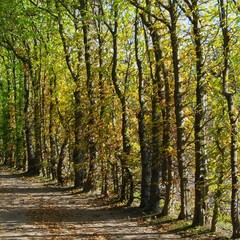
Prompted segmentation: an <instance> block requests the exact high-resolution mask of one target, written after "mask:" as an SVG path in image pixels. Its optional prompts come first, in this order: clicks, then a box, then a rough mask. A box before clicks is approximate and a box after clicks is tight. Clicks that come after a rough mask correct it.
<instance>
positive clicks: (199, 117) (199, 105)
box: [192, 0, 207, 226]
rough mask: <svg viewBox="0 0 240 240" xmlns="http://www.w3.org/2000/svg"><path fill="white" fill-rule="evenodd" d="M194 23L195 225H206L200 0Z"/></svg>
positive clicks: (194, 0) (195, 1)
mask: <svg viewBox="0 0 240 240" xmlns="http://www.w3.org/2000/svg"><path fill="white" fill-rule="evenodd" d="M192 25H193V34H194V44H195V54H196V81H197V85H196V112H195V122H194V137H195V142H194V143H195V167H196V169H195V208H194V217H193V226H197V225H201V226H203V225H205V224H206V221H207V202H206V197H207V186H206V171H207V170H206V164H207V159H206V149H205V148H206V146H205V145H206V133H205V131H206V130H205V128H206V127H205V126H204V121H205V115H206V80H205V77H204V73H203V62H204V59H203V46H202V43H201V29H200V15H199V9H198V0H192Z"/></svg>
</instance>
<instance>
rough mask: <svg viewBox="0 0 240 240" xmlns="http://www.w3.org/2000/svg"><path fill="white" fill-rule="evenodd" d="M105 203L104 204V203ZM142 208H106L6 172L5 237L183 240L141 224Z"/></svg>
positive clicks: (1, 231)
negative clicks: (140, 209) (140, 210)
mask: <svg viewBox="0 0 240 240" xmlns="http://www.w3.org/2000/svg"><path fill="white" fill-rule="evenodd" d="M101 203H102V202H101ZM140 219H141V218H140V213H139V210H138V209H135V210H134V209H130V210H126V209H116V208H109V207H108V206H103V204H100V201H98V200H97V199H96V197H89V196H86V195H84V194H73V193H72V192H71V191H62V190H60V189H58V188H54V187H46V186H43V183H41V182H39V181H36V179H32V178H24V177H20V176H19V175H13V174H10V173H8V172H7V171H5V170H1V169H0V239H1V240H4V239H16V240H23V239H44V240H48V239H64V240H66V239H92V240H93V239H96V240H97V239H98V240H103V239H158V240H161V239H176V238H177V239H179V238H180V237H179V236H175V235H171V234H166V233H160V232H158V231H157V230H156V229H154V228H152V227H151V226H146V225H144V224H142V223H141V222H140Z"/></svg>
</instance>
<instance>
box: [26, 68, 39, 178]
mask: <svg viewBox="0 0 240 240" xmlns="http://www.w3.org/2000/svg"><path fill="white" fill-rule="evenodd" d="M24 69H25V71H24V88H25V106H24V116H25V137H26V150H27V164H28V171H27V173H28V174H30V175H32V174H33V175H35V174H38V173H39V172H38V170H37V167H36V165H35V159H34V149H33V133H32V127H31V125H32V120H31V115H32V114H31V106H30V82H31V77H30V73H29V66H28V65H27V64H24Z"/></svg>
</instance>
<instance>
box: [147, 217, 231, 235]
mask: <svg viewBox="0 0 240 240" xmlns="http://www.w3.org/2000/svg"><path fill="white" fill-rule="evenodd" d="M145 221H146V222H147V223H148V224H151V225H154V226H155V227H156V228H158V229H159V230H160V231H164V232H169V233H174V234H176V235H180V236H181V237H183V238H185V239H195V240H226V239H230V236H231V225H230V224H227V223H224V222H219V223H218V231H217V232H215V233H212V232H211V231H210V225H207V226H204V227H200V226H198V227H193V226H192V220H178V219H176V217H169V216H168V217H161V218H155V219H154V218H153V216H149V217H147V216H146V218H145Z"/></svg>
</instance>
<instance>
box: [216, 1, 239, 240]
mask: <svg viewBox="0 0 240 240" xmlns="http://www.w3.org/2000/svg"><path fill="white" fill-rule="evenodd" d="M218 2H219V18H220V27H221V30H222V36H223V44H222V47H223V57H224V59H223V61H224V63H223V70H222V85H223V94H224V96H225V98H226V101H227V106H228V116H229V122H230V127H231V131H230V136H231V142H230V146H231V148H230V160H231V177H232V196H231V219H232V226H233V234H232V238H233V239H237V238H239V237H240V223H239V210H238V195H239V190H238V185H239V180H238V156H237V155H238V141H237V136H238V113H237V110H236V108H235V104H234V93H232V92H231V91H230V90H229V88H228V84H229V81H230V80H231V74H230V73H229V72H230V60H229V57H230V35H229V34H230V33H229V26H228V1H224V0H219V1H218Z"/></svg>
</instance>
